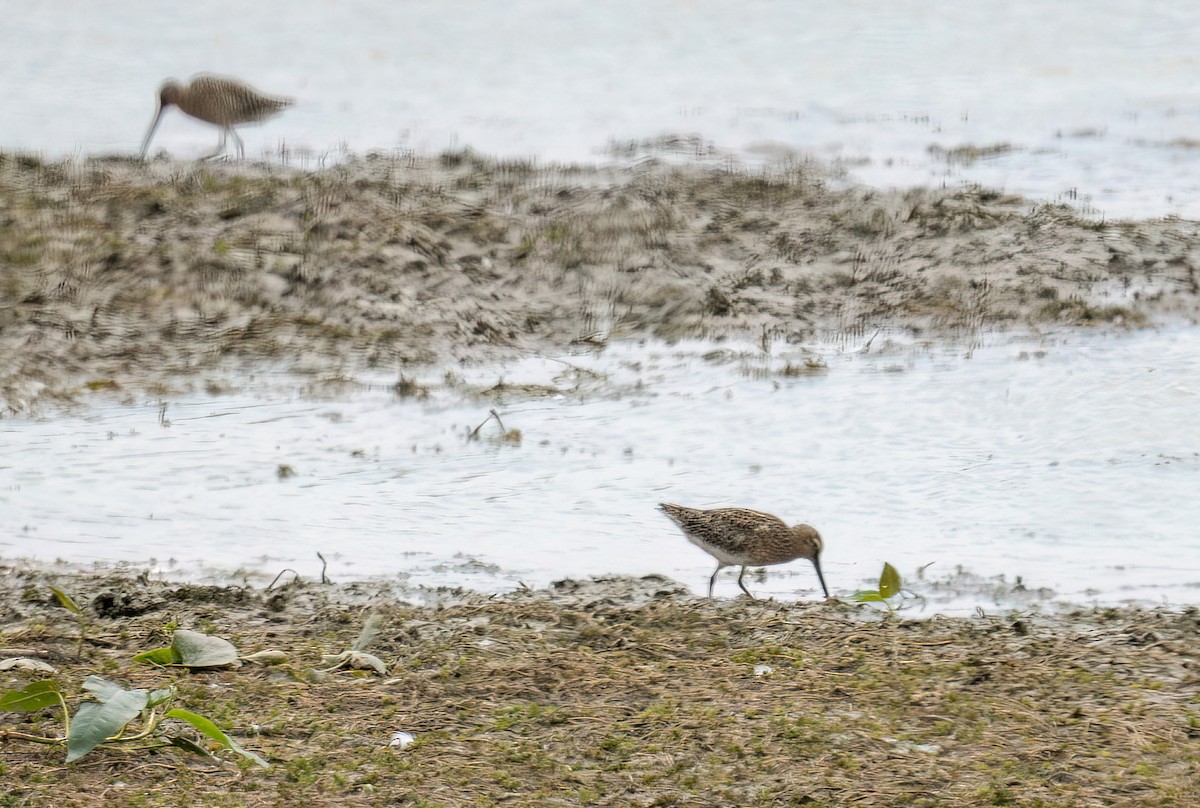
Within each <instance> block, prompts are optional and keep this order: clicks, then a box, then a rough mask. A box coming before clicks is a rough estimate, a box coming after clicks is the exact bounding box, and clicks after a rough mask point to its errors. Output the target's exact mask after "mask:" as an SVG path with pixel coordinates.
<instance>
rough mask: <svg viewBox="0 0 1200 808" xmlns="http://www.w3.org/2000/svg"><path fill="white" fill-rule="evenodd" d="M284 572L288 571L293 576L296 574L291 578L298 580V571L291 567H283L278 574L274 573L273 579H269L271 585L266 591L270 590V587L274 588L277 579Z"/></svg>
mask: <svg viewBox="0 0 1200 808" xmlns="http://www.w3.org/2000/svg"><path fill="white" fill-rule="evenodd" d="M285 572H290V573H291V574H292V575H295V576H296V577H295V578H293V579H292V580H293V581H299V580H300V573H298V572H296V571H295V570H294V569H292V568H291V567H285V568H283V569H281V570H280V571H279V574H278V575H276V576H275V580H273V581H271V585H270V586H268V587H267V591H268V592H270V591H271V589H272V588H274V586H275V584H277V583H279V579H280V578H282V577H283V574H284V573H285Z"/></svg>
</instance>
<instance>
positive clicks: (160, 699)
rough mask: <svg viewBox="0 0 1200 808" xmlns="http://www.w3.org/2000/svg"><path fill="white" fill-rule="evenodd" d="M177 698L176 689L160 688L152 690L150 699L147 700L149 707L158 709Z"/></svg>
mask: <svg viewBox="0 0 1200 808" xmlns="http://www.w3.org/2000/svg"><path fill="white" fill-rule="evenodd" d="M173 698H175V688H173V687H160V688H159V689H158V690H151V691H150V697H149V698H148V699H147V700H146V706H147V707H157V706H158V705H160V704H163V703H165V702H168V701H170V700H171V699H173Z"/></svg>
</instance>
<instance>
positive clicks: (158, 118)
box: [141, 104, 163, 160]
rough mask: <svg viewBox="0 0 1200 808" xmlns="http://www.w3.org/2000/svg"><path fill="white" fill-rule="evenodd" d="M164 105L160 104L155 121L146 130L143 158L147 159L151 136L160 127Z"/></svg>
mask: <svg viewBox="0 0 1200 808" xmlns="http://www.w3.org/2000/svg"><path fill="white" fill-rule="evenodd" d="M162 114H163V106H162V104H159V105H158V111H157V112H155V113H154V121H153V122H152V123H151V124H150V129H149V130H148V131H147V132H146V137H145V139H144V140H142V154H141V159H142V160H145V159H146V149H148V148H150V138H152V137H154V130H155V129H157V128H158V122H159V121H161V120H162Z"/></svg>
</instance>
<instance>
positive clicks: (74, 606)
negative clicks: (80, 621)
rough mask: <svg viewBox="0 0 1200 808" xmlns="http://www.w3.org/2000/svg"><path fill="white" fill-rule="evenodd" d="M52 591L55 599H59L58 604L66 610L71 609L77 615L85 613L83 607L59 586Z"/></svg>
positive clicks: (53, 587) (52, 588)
mask: <svg viewBox="0 0 1200 808" xmlns="http://www.w3.org/2000/svg"><path fill="white" fill-rule="evenodd" d="M50 591H51V592H53V593H54V597H56V598H58V602H59V603H61V604H62V605H63V606H64V607H65V608H67V609H70V610H71V611H73V612H75V614H80V613H81V612H82V611H83V607H82V606H80V605H79V604H78V603H76V602H75V598H73V597H71V596H70V595H68V594H67V593H66V592H64V591H62V590H61V589H59V588H58V587H57V586H52V587H50Z"/></svg>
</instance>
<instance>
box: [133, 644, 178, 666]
mask: <svg viewBox="0 0 1200 808" xmlns="http://www.w3.org/2000/svg"><path fill="white" fill-rule="evenodd" d="M133 661H134V662H152V663H154V664H155V665H178V664H179V654H177V653H175V649H174V648H172V647H170V646H167V647H164V648H155V649H153V650H150V651H142V653H140V654H135V655H134V657H133Z"/></svg>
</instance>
